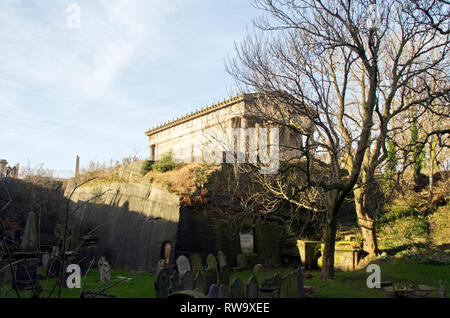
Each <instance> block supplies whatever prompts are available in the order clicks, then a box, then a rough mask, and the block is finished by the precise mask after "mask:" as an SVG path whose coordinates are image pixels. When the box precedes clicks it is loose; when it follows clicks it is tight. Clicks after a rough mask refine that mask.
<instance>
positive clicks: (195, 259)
mask: <svg viewBox="0 0 450 318" xmlns="http://www.w3.org/2000/svg"><path fill="white" fill-rule="evenodd" d="M191 266H192V274H193V275H194V277H195V276H197V273H198V272H199V271H201V270H203V264H202V258H201V257H200V256H199V255H198V254H194V255H192V257H191Z"/></svg>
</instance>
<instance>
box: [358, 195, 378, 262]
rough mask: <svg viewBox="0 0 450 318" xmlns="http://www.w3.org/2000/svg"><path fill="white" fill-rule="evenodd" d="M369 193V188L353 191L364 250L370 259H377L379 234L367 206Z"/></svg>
mask: <svg viewBox="0 0 450 318" xmlns="http://www.w3.org/2000/svg"><path fill="white" fill-rule="evenodd" d="M367 191H369V187H361V188H358V189H355V190H354V191H353V193H354V195H355V208H356V215H357V217H358V224H359V226H360V227H361V232H362V235H363V238H364V250H365V251H366V252H367V253H369V257H375V256H376V255H377V253H378V244H377V234H376V229H375V221H374V219H373V217H372V216H371V215H370V212H369V209H370V208H369V207H368V205H367V204H366V203H367V202H366V197H367V193H366V192H367Z"/></svg>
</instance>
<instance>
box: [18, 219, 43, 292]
mask: <svg viewBox="0 0 450 318" xmlns="http://www.w3.org/2000/svg"><path fill="white" fill-rule="evenodd" d="M14 259H15V260H23V261H21V262H20V263H18V264H17V271H16V285H17V287H18V288H19V289H27V288H32V287H33V286H35V285H36V284H37V283H38V281H37V270H38V266H39V242H38V231H37V223H36V214H35V213H34V212H30V213H28V218H27V223H26V224H25V230H24V233H23V236H22V242H21V244H20V252H17V253H14Z"/></svg>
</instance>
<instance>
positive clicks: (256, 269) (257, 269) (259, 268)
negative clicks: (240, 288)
mask: <svg viewBox="0 0 450 318" xmlns="http://www.w3.org/2000/svg"><path fill="white" fill-rule="evenodd" d="M263 271H264V266H263V265H262V264H256V265H255V266H254V267H253V273H260V272H263Z"/></svg>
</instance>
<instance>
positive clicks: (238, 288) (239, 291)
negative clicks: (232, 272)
mask: <svg viewBox="0 0 450 318" xmlns="http://www.w3.org/2000/svg"><path fill="white" fill-rule="evenodd" d="M231 298H244V284H242V280H241V279H240V278H239V277H235V278H234V279H233V281H232V282H231Z"/></svg>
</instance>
